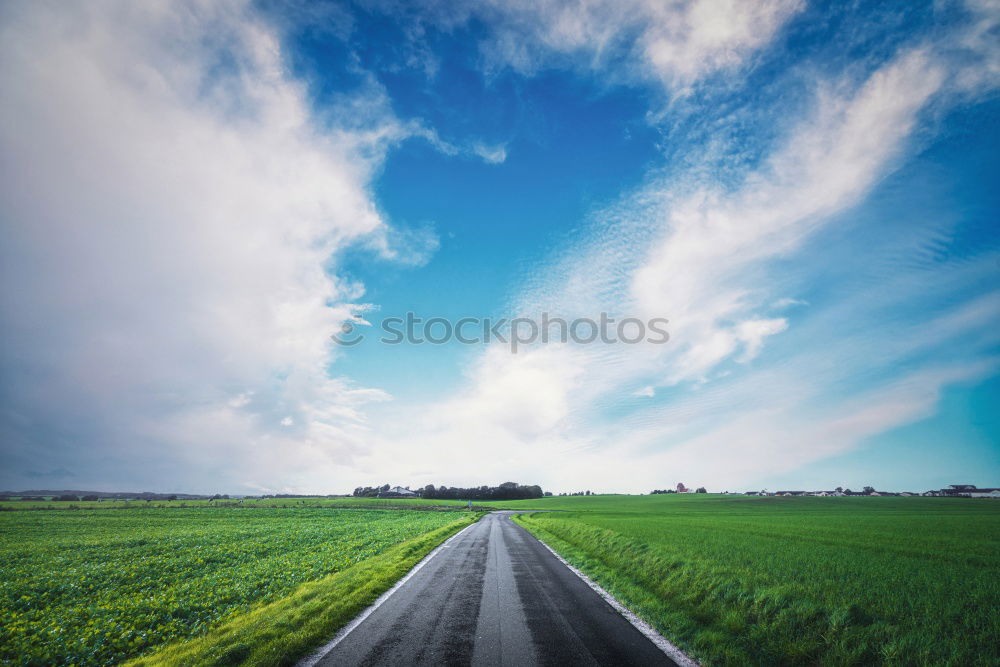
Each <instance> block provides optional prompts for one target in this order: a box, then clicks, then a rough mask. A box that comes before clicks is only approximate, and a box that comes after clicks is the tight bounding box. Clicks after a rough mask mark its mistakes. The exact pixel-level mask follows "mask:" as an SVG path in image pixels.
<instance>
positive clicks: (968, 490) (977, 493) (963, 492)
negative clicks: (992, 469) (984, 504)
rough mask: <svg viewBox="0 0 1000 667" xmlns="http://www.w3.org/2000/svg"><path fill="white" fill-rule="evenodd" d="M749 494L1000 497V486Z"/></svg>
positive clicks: (951, 486)
mask: <svg viewBox="0 0 1000 667" xmlns="http://www.w3.org/2000/svg"><path fill="white" fill-rule="evenodd" d="M744 495H747V496H786V497H794V496H902V497H914V496H947V497H954V498H1000V488H992V487H991V488H985V489H980V488H977V487H976V485H975V484H951V485H949V486H948V488H946V489H940V490H938V491H924V492H923V493H913V492H912V491H899V492H895V491H876V490H875V489H873V488H872V487H870V486H866V487H865V488H864V491H851V490H850V489H841V488H840V487H837V488H836V489H834V490H833V491H774V492H769V491H759V492H758V491H746V492H745V493H744Z"/></svg>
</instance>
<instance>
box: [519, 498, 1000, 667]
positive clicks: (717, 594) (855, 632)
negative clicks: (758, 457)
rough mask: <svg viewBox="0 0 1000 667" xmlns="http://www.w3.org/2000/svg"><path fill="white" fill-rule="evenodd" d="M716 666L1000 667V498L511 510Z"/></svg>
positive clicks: (586, 503) (635, 502) (546, 502)
mask: <svg viewBox="0 0 1000 667" xmlns="http://www.w3.org/2000/svg"><path fill="white" fill-rule="evenodd" d="M504 505H505V506H507V507H512V508H517V507H521V508H524V507H538V508H544V509H559V510H563V511H561V512H552V513H537V514H532V515H522V516H521V517H519V519H518V520H519V521H520V522H521V523H522V525H524V526H525V527H526V528H527V529H528V530H530V531H531V532H532V533H534V534H535V535H536V536H538V537H539V538H541V539H542V540H543V541H545V542H546V543H548V544H549V545H550V546H551V547H552V548H554V549H556V550H557V551H559V552H560V553H561V554H562V555H563V557H565V558H566V559H567V560H569V561H570V562H572V563H574V564H575V565H576V566H577V567H579V568H580V569H581V570H583V571H584V572H586V573H587V574H588V575H590V576H591V577H592V578H593V579H595V580H596V581H597V582H598V583H600V584H601V585H602V586H604V587H605V588H606V589H608V590H609V591H610V592H612V593H613V594H614V595H615V596H616V597H617V598H618V599H619V600H621V601H622V602H624V603H625V604H626V605H627V606H629V607H630V608H631V609H633V610H634V611H636V612H637V613H638V614H639V615H640V616H642V617H643V618H645V619H646V620H647V621H649V622H650V623H652V624H653V625H654V626H655V627H656V628H657V629H658V630H659V631H660V632H661V633H662V634H663V635H664V636H666V637H668V638H669V639H671V640H672V641H674V642H675V643H677V644H679V645H680V646H681V647H682V648H684V649H686V650H688V651H689V652H690V653H691V654H693V655H694V656H695V657H697V658H698V659H699V660H701V661H702V662H703V664H705V665H763V664H766V665H778V664H783V665H817V664H821V665H869V664H890V665H893V664H896V665H901V664H922V665H955V666H956V667H958V666H962V667H965V666H971V665H984V666H985V665H997V664H1000V642H998V641H997V638H998V637H1000V611H998V609H1000V502H996V501H992V500H979V499H962V498H867V497H863V498H743V497H733V496H729V497H727V496H703V495H660V496H641V497H639V496H592V497H589V498H588V497H570V498H546V499H542V500H535V501H520V502H512V503H505V504H504Z"/></svg>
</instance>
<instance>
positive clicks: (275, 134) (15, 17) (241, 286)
mask: <svg viewBox="0 0 1000 667" xmlns="http://www.w3.org/2000/svg"><path fill="white" fill-rule="evenodd" d="M2 11H3V20H2V21H0V31H2V33H0V61H2V62H3V66H2V68H0V86H2V88H3V90H4V102H3V108H2V112H0V155H2V173H3V177H2V186H0V187H2V194H0V200H2V204H0V216H2V218H0V219H2V234H3V242H2V244H0V246H2V250H0V253H2V255H0V257H2V259H0V265H2V267H3V268H2V272H3V278H2V280H0V283H2V288H0V290H2V291H0V308H2V320H3V322H4V327H3V328H4V339H5V345H4V353H3V357H2V360H3V384H4V386H3V394H4V396H5V399H4V403H5V404H6V405H7V406H8V410H9V415H13V416H12V417H11V418H9V419H6V420H5V426H4V429H5V434H4V439H5V441H6V443H7V445H8V449H7V450H6V452H5V457H6V458H7V460H6V461H5V463H4V468H5V469H7V470H8V471H9V472H10V473H11V474H14V475H16V474H19V470H18V468H19V467H25V466H27V465H28V464H29V463H30V462H31V461H34V460H36V459H38V460H42V461H46V460H58V461H61V462H62V464H64V465H65V466H66V467H68V468H75V469H77V471H78V472H79V473H80V474H81V475H84V474H85V475H86V477H87V478H88V479H90V480H94V481H100V482H101V483H103V484H104V485H105V486H107V485H116V484H117V485H118V486H122V485H124V486H131V485H132V484H133V483H137V482H142V483H143V484H149V485H151V486H152V485H155V484H156V480H157V478H158V475H159V474H163V475H164V476H166V477H167V478H168V479H173V480H177V479H186V480H187V484H188V485H189V486H190V487H191V488H199V489H204V488H205V485H206V484H209V485H213V484H225V483H226V481H227V480H233V479H246V480H258V481H263V482H264V483H271V484H291V483H293V482H294V480H295V479H296V476H297V475H299V474H300V473H302V471H307V470H312V469H314V468H316V467H325V469H326V470H328V471H329V470H332V469H334V466H336V465H339V464H342V463H343V462H345V461H348V460H349V459H350V458H351V457H352V456H353V455H354V453H355V452H356V451H357V450H358V448H359V447H360V446H361V445H362V442H363V439H364V434H365V433H366V431H367V428H368V427H367V425H366V420H365V417H364V415H363V413H362V412H361V407H362V406H363V405H365V404H367V403H370V402H371V401H373V400H376V401H377V400H384V399H385V398H386V396H385V395H384V394H382V393H380V392H376V391H371V390H361V389H358V388H356V387H353V386H352V385H351V384H350V383H349V382H346V381H341V380H336V379H331V378H330V377H329V376H328V371H327V365H328V363H329V362H330V359H331V353H332V346H331V343H330V342H329V340H328V338H327V337H328V335H329V334H330V333H331V332H333V331H334V330H336V328H337V326H338V325H339V324H340V322H341V321H343V320H346V319H350V318H351V317H352V314H353V308H354V307H353V306H352V305H351V303H350V301H351V300H352V299H354V298H357V296H358V295H359V289H358V286H357V285H354V284H351V283H348V282H346V281H343V280H341V279H339V278H338V277H336V276H335V275H328V273H327V272H326V270H325V269H324V267H325V266H327V263H328V261H329V259H330V256H331V255H332V253H334V251H336V250H338V249H340V248H343V247H345V245H347V244H350V243H355V242H359V241H362V240H365V239H370V238H382V239H383V240H382V242H381V245H380V246H379V248H380V250H381V251H382V252H383V254H385V255H386V256H389V257H393V256H395V257H396V259H399V260H402V261H406V260H408V259H409V254H408V253H409V252H410V251H408V250H407V249H405V248H404V249H402V250H401V249H400V248H398V247H395V246H394V245H393V243H392V236H393V234H394V232H392V231H390V230H389V228H388V227H387V225H386V224H385V222H384V221H383V220H382V217H381V216H380V214H379V212H378V210H377V208H376V206H375V205H374V203H373V201H372V199H371V196H370V194H369V191H368V189H369V183H370V180H371V178H372V176H373V174H374V173H375V171H376V170H377V168H378V166H379V163H380V161H381V159H382V157H383V156H384V155H385V152H386V150H387V149H388V147H389V146H390V145H392V144H393V143H394V142H397V141H399V140H401V139H402V138H404V137H405V136H407V134H408V130H407V128H406V127H405V126H403V125H402V124H400V123H399V122H397V121H396V119H395V118H394V117H393V115H392V114H391V113H390V111H389V110H388V107H387V106H386V104H385V99H384V94H383V93H382V92H381V91H380V90H379V89H378V88H377V87H367V88H365V89H363V90H362V91H361V92H360V93H359V94H358V95H357V96H356V97H354V98H351V99H345V100H344V101H343V104H344V108H342V109H333V110H331V111H330V114H329V118H328V119H326V120H327V122H328V123H329V127H328V128H327V129H324V130H320V129H317V127H316V126H315V125H314V123H313V121H312V119H311V113H310V109H309V106H308V104H307V102H306V99H305V91H304V89H303V87H302V85H301V84H299V83H298V82H296V81H295V80H294V79H293V78H291V77H290V76H289V75H288V74H287V72H286V69H285V65H284V60H283V55H282V53H281V46H280V43H279V41H278V40H277V38H276V36H275V35H274V34H273V32H272V31H271V30H270V29H269V28H268V27H267V26H266V25H264V24H262V23H261V22H260V21H259V20H258V19H257V18H256V16H255V15H254V13H253V11H252V10H251V9H250V8H249V7H248V6H247V5H246V4H244V3H226V4H218V3H213V2H197V1H191V2H143V3H139V4H136V3H129V2H92V3H85V4H65V3H58V2H52V3H46V2H32V3H22V4H16V5H7V6H5V7H4V9H3V10H2ZM359 110H362V111H363V113H357V112H358V111H359ZM386 238H389V239H390V240H389V242H386V241H385V239H386ZM431 244H432V242H431V241H426V240H423V241H419V242H416V243H412V244H409V245H410V246H414V245H415V246H419V247H416V250H415V251H414V252H416V254H421V253H426V252H427V251H429V250H432V248H429V247H428V246H429V245H431ZM410 250H413V248H412V247H411V248H410ZM282 417H284V419H283V418H282ZM279 421H280V423H281V425H282V428H280V429H278V428H275V427H274V426H273V425H276V424H278V423H279ZM94 443H100V445H99V446H98V445H96V444H94ZM91 447H94V448H95V449H94V450H93V451H91V450H90V448H91ZM126 461H131V462H133V467H132V468H131V469H130V470H125V467H126V464H125V462H126ZM137 461H139V462H148V465H144V466H143V467H142V469H143V470H145V471H146V472H145V473H144V474H145V475H146V476H145V477H144V478H142V479H136V478H134V477H132V476H133V475H135V473H136V468H135V466H134V463H135V462H137ZM157 470H159V471H160V472H159V473H157V472H154V471H157Z"/></svg>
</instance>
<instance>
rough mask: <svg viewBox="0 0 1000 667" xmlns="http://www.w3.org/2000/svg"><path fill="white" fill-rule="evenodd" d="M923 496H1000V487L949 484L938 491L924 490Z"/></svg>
mask: <svg viewBox="0 0 1000 667" xmlns="http://www.w3.org/2000/svg"><path fill="white" fill-rule="evenodd" d="M923 495H925V496H954V497H958V498H1000V488H985V489H980V488H977V487H976V485H975V484H949V485H948V488H946V489H941V490H939V491H926V492H924V494H923Z"/></svg>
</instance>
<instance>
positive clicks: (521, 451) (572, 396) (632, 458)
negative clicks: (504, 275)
mask: <svg viewBox="0 0 1000 667" xmlns="http://www.w3.org/2000/svg"><path fill="white" fill-rule="evenodd" d="M968 66H970V65H969V64H968V61H967V60H964V59H963V60H955V59H952V58H951V57H950V56H949V55H947V54H946V52H945V50H944V49H941V48H940V45H934V44H923V45H916V46H913V45H910V46H907V47H903V48H901V49H900V50H899V51H898V53H897V54H896V55H895V57H893V58H891V59H889V60H887V61H886V62H885V63H884V64H882V65H881V66H878V67H876V68H875V69H874V70H873V71H872V73H871V74H870V75H868V76H867V77H865V78H863V79H862V80H861V81H854V80H852V79H849V78H844V79H842V80H835V79H830V80H825V81H820V82H818V84H817V85H816V87H815V89H814V92H813V103H812V104H811V111H810V112H809V114H808V115H807V116H806V117H804V118H802V119H800V120H798V121H794V122H791V123H789V128H788V130H787V131H786V132H785V136H784V139H783V140H782V141H779V142H777V143H776V144H775V147H774V149H773V150H772V152H771V153H770V154H769V155H765V156H763V157H762V158H761V159H760V160H758V161H756V166H753V167H752V168H750V169H749V170H747V171H746V172H745V173H744V174H743V176H742V177H741V178H740V179H736V183H735V184H734V183H733V180H734V179H731V178H730V179H727V180H726V182H724V183H720V182H716V181H713V180H711V178H708V179H706V175H709V176H710V175H711V173H712V172H711V170H701V169H698V168H695V169H693V170H692V172H691V175H690V176H688V177H687V178H684V177H681V178H678V176H677V174H676V173H674V174H672V175H671V176H670V177H669V178H668V179H667V180H663V179H656V178H654V179H652V180H651V181H650V183H649V184H648V185H646V186H644V187H642V188H641V189H639V190H638V191H636V192H635V193H632V194H631V195H629V196H627V197H625V198H623V200H622V201H621V202H620V203H619V204H617V205H615V206H612V207H610V208H608V209H606V210H604V211H601V212H598V213H597V214H595V216H594V221H593V226H592V233H591V235H590V237H589V239H587V240H585V241H583V242H581V243H579V244H578V245H576V246H575V247H573V248H572V249H571V250H567V251H565V252H564V254H562V255H560V256H559V257H557V258H556V259H555V260H554V261H553V263H552V264H551V265H549V266H546V267H544V268H543V269H542V270H540V271H539V272H538V274H537V275H536V276H534V277H533V278H531V279H529V280H528V281H527V283H526V284H525V285H524V286H523V287H524V289H523V290H522V291H521V292H520V293H519V294H518V295H517V296H516V297H515V299H514V301H513V304H512V311H511V312H512V313H514V314H520V315H531V314H537V313H539V312H549V313H558V314H559V315H561V316H563V317H567V318H571V317H585V316H594V315H595V313H597V312H601V311H606V312H610V313H613V314H617V315H619V316H626V315H627V316H636V317H640V318H648V317H651V316H662V317H668V318H669V319H670V321H671V324H670V331H671V342H670V344H669V345H667V346H662V347H661V346H652V345H634V346H610V347H607V348H602V347H601V346H586V347H581V346H571V345H551V344H550V345H548V346H544V347H536V348H533V349H529V350H526V351H522V352H521V353H519V355H518V356H517V357H511V356H506V355H503V354H501V353H500V351H499V350H490V351H488V352H486V353H485V354H484V355H482V357H481V358H480V359H477V360H476V361H474V362H473V364H472V366H471V370H470V375H469V384H468V386H467V387H466V388H464V389H463V391H462V392H461V395H460V396H457V397H456V398H455V399H454V401H450V402H448V403H446V404H445V405H443V406H428V408H427V414H426V415H423V416H422V417H421V419H423V420H424V421H422V422H421V421H419V420H418V421H417V422H416V423H422V424H424V425H425V428H426V430H425V431H422V430H421V429H416V430H411V432H410V436H411V441H413V440H412V439H416V441H417V442H420V443H422V444H421V447H418V448H417V449H416V451H422V452H426V451H434V452H441V453H442V455H443V456H454V457H459V456H461V453H462V452H463V451H468V450H469V449H470V448H472V449H475V447H476V445H475V444H472V443H487V442H488V443H490V446H491V448H493V449H495V450H496V451H500V452H502V453H503V455H502V457H500V460H499V461H494V465H495V466H497V467H498V469H500V470H506V471H508V473H509V474H511V475H516V474H518V471H519V470H523V463H522V462H523V461H525V460H531V461H532V463H533V466H534V467H535V470H546V471H547V472H546V473H545V474H544V475H543V481H544V482H545V483H548V484H551V483H557V484H566V483H567V482H568V481H569V480H572V483H575V484H579V485H583V486H587V485H597V484H600V483H601V482H602V480H603V481H604V482H605V484H606V483H607V480H618V486H617V487H616V488H618V489H619V490H632V491H635V490H641V489H643V488H647V487H648V486H650V485H654V486H655V485H656V484H662V475H663V474H664V472H665V471H669V474H671V475H675V476H680V477H681V478H683V479H689V478H691V479H699V478H700V479H705V478H710V479H711V480H712V482H713V484H724V485H739V484H747V483H753V481H754V480H757V479H760V478H762V477H766V476H767V475H768V474H774V473H775V471H779V470H791V469H795V468H796V467H799V466H802V465H806V464H807V463H809V462H812V461H816V460H821V459H823V458H826V457H830V456H834V455H836V454H838V453H843V452H846V451H850V450H851V449H853V448H856V447H858V446H859V445H860V444H861V443H862V442H863V441H864V440H865V439H866V438H870V437H872V436H875V435H878V434H879V433H883V432H885V431H887V430H889V429H892V428H895V427H897V426H900V425H902V424H906V423H908V422H910V421H913V420H915V419H919V418H923V417H927V416H929V415H930V414H932V413H933V410H934V408H935V406H936V404H937V401H938V400H939V398H940V396H941V393H942V392H943V391H944V389H945V388H946V387H947V386H950V385H952V384H954V383H962V382H969V381H975V380H978V379H982V378H983V377H987V376H989V375H990V374H992V373H995V372H996V367H997V365H996V362H995V360H993V359H991V358H989V357H988V355H987V356H983V355H986V353H987V352H988V350H989V349H990V346H991V345H995V344H996V343H997V337H996V335H995V333H993V334H991V333H990V326H989V321H990V319H991V316H990V312H993V310H995V308H994V305H991V303H992V302H990V301H985V302H982V303H979V304H978V305H977V304H975V303H972V302H969V301H965V300H964V299H965V298H966V297H962V296H959V295H961V294H962V291H963V287H962V286H963V285H969V284H976V282H977V281H978V280H980V279H981V278H980V277H979V276H980V275H981V274H982V272H983V271H985V270H988V267H989V266H991V265H992V263H993V262H995V257H989V256H987V257H982V258H978V259H976V260H975V261H971V262H966V263H963V264H961V265H956V266H948V265H944V266H938V267H936V268H937V271H936V272H935V273H934V274H928V273H927V272H926V271H925V270H923V269H922V268H917V267H914V268H912V270H901V269H899V268H898V267H897V269H896V271H895V273H894V276H893V277H894V282H895V283H896V284H898V285H899V288H898V289H897V290H896V291H895V292H891V293H890V294H891V296H889V297H886V295H884V294H881V293H880V294H878V297H875V296H872V295H863V294H851V295H848V296H846V297H842V298H844V299H846V300H844V301H837V300H833V301H830V300H827V301H825V302H824V303H822V304H814V303H812V302H811V301H810V303H809V304H808V305H806V303H805V302H806V300H805V299H802V298H799V293H800V290H802V289H804V287H805V285H807V284H809V283H810V282H811V281H813V280H815V275H814V273H815V272H821V271H823V270H825V268H824V267H827V266H828V265H829V264H828V263H829V262H838V261H843V260H844V258H848V257H849V256H850V254H849V253H852V252H853V253H856V254H857V253H858V249H857V248H856V247H855V246H856V244H857V243H858V242H859V241H858V240H850V239H847V240H846V241H843V242H841V243H840V244H839V245H838V246H837V247H836V248H833V247H828V248H827V251H828V252H829V253H830V254H828V255H825V256H824V254H823V252H822V249H821V248H817V247H815V246H814V245H813V241H814V239H816V238H817V236H820V235H821V233H823V232H824V231H825V230H827V229H829V228H830V227H831V226H833V225H838V224H839V225H843V224H845V219H844V215H845V213H847V212H849V211H851V210H852V209H853V208H855V207H856V206H858V204H859V203H860V202H862V201H863V200H864V198H865V197H866V196H867V195H868V193H869V192H870V191H871V190H872V189H873V188H874V187H876V185H877V184H878V183H879V182H880V181H881V180H882V179H884V178H886V176H887V175H889V174H891V173H892V172H893V171H894V170H895V169H896V168H897V167H898V165H899V164H900V163H901V162H903V161H904V160H905V158H906V157H907V156H908V155H909V154H911V151H912V150H913V147H912V146H913V143H912V142H913V141H914V134H915V133H916V130H917V128H919V127H921V123H922V121H923V120H924V119H925V118H927V117H928V115H929V114H930V112H940V111H941V109H943V108H947V107H948V105H949V103H952V102H953V100H956V99H958V98H957V97H954V96H953V93H954V92H955V89H954V85H955V82H956V81H958V80H959V79H960V78H961V76H960V75H961V74H962V73H963V72H964V71H965V69H964V68H965V67H968ZM972 66H973V67H979V65H972ZM710 149H711V151H712V153H713V154H712V155H711V156H710V158H711V159H714V158H715V151H717V149H718V147H715V146H713V147H710ZM911 233H912V234H913V236H912V239H917V238H920V237H921V236H923V235H927V234H930V235H931V236H934V235H937V234H938V233H939V232H938V231H937V230H933V229H931V230H926V231H917V230H911ZM911 245H912V244H911V238H908V237H902V238H897V239H895V240H892V241H890V242H889V244H888V245H887V246H886V247H885V248H884V249H883V251H884V252H886V253H889V254H892V253H894V252H896V250H895V249H894V248H898V252H900V253H904V254H905V253H909V252H911V251H915V250H916V249H915V248H911V247H910V246H911ZM916 251H917V252H919V251H918V250H916ZM844 253H846V254H844ZM810 258H811V259H810ZM793 260H795V262H797V263H796V266H797V267H799V268H797V269H796V272H795V273H787V272H784V273H783V272H782V270H781V269H780V268H777V267H778V266H780V265H782V264H785V263H789V264H791V263H792V261H793ZM786 271H787V269H786ZM946 276H947V278H946ZM930 294H938V295H949V296H948V297H947V299H946V300H950V301H951V302H952V303H956V304H958V305H956V306H955V307H954V311H953V312H951V313H948V314H947V315H946V316H943V317H942V318H941V319H940V320H939V323H938V324H937V325H935V326H932V327H927V326H926V322H925V321H924V320H923V319H922V318H920V317H919V315H913V314H911V312H912V311H910V310H908V309H911V308H913V307H914V304H915V303H916V302H917V301H918V300H919V299H920V298H921V297H925V298H926V297H927V296H928V295H930ZM886 298H888V300H887V301H886ZM878 299H882V300H881V301H879V300H878ZM795 304H798V305H801V306H802V311H801V312H799V311H794V310H793V311H790V312H789V311H787V308H788V307H789V306H791V305H795ZM888 310H892V311H893V312H897V313H898V314H897V317H898V318H899V319H900V322H899V324H898V327H887V326H886V325H885V322H884V321H881V320H880V315H879V313H885V312H887V311H888ZM848 312H850V315H848ZM814 313H819V314H818V315H817V314H814ZM835 314H839V315H840V316H841V322H848V323H850V326H851V327H858V330H854V329H848V328H844V331H843V334H842V339H841V340H837V341H831V336H833V335H834V334H832V333H831V332H832V331H835V330H836V327H837V326H842V325H841V324H840V322H832V321H831V320H832V319H835ZM820 322H822V324H820ZM821 326H825V327H826V330H825V331H822V330H821ZM783 337H788V341H789V342H788V343H785V344H782V343H781V339H782V338H783ZM957 340H962V341H965V343H966V344H967V345H968V346H969V347H967V348H966V352H967V354H965V355H963V356H961V357H960V358H955V359H953V360H951V361H949V362H931V361H926V360H925V361H923V362H916V361H915V359H917V358H920V357H921V355H927V354H928V353H930V352H931V351H932V350H941V349H942V347H943V346H948V345H953V344H954V343H955V341H957ZM774 341H778V342H774ZM772 344H774V345H776V346H778V349H779V350H780V352H778V353H776V354H772V355H769V356H768V357H767V358H766V359H760V358H761V357H763V356H765V355H764V352H765V351H766V350H767V349H768V347H769V346H771V345H772ZM862 346H864V347H863V353H861V352H859V348H861V347H862ZM932 356H933V355H932ZM903 369H905V370H903ZM409 423H411V424H412V423H413V422H409ZM424 436H426V437H424ZM391 449H392V448H391V445H389V444H387V445H386V451H390V450H391ZM383 456H384V454H382V455H380V457H379V461H380V462H381V465H391V464H390V463H389V462H388V460H387V459H383V458H382V457H383ZM398 456H400V457H402V458H401V459H399V460H400V465H403V466H404V467H405V466H406V465H411V466H416V467H419V464H418V463H417V462H416V461H410V462H409V463H402V461H404V460H406V454H405V453H398ZM473 458H474V457H473ZM415 469H416V468H415ZM468 474H469V475H472V474H473V472H472V469H471V468H470V469H469V471H468Z"/></svg>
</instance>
